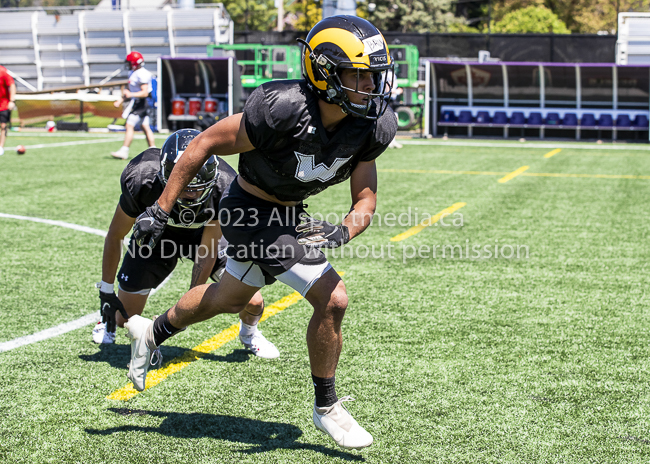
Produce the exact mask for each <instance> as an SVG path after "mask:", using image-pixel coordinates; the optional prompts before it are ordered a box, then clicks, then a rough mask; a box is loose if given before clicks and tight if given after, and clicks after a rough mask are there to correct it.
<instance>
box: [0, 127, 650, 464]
mask: <svg viewBox="0 0 650 464" xmlns="http://www.w3.org/2000/svg"><path fill="white" fill-rule="evenodd" d="M56 135H59V134H56ZM83 141H85V142H93V143H85V144H75V145H63V144H64V143H67V142H71V143H72V142H83ZM403 142H404V147H403V148H402V149H397V150H389V151H387V152H386V153H385V154H384V155H382V156H381V157H380V158H379V160H378V164H377V166H378V169H379V195H378V208H377V214H376V217H375V221H374V223H373V225H372V226H371V227H370V228H369V229H368V230H367V231H366V232H365V233H364V234H363V235H361V236H360V237H358V238H355V239H354V240H353V241H352V242H351V243H350V244H349V245H348V246H347V247H346V248H345V250H340V249H339V250H333V251H330V252H328V253H329V255H330V261H331V262H332V264H333V265H334V267H335V268H336V270H338V271H339V272H344V273H345V275H344V277H343V279H344V281H345V284H346V287H347V289H348V293H349V296H350V305H349V308H348V310H347V313H346V316H345V319H344V322H343V334H344V345H343V352H342V356H341V360H340V364H339V368H338V371H337V392H338V394H339V397H342V396H345V395H352V396H353V397H354V398H355V399H356V401H354V402H352V403H347V404H348V405H349V409H350V411H351V412H352V414H353V416H354V417H355V419H357V421H358V422H359V423H360V424H361V425H363V426H364V427H365V428H366V429H367V430H368V431H369V432H370V433H371V434H372V435H373V436H374V439H375V442H374V444H373V445H372V446H371V447H370V448H368V449H365V450H363V451H345V450H341V449H339V448H338V447H337V446H336V445H335V444H334V443H333V441H331V440H330V439H329V438H328V437H326V436H325V435H323V434H321V433H320V432H318V431H317V430H316V429H315V427H314V426H313V424H312V419H311V409H312V401H313V387H312V385H311V379H310V371H309V362H308V356H307V347H306V343H305V332H306V327H307V323H308V321H309V317H310V314H311V312H310V307H309V305H308V304H307V303H306V302H305V301H304V300H300V301H297V302H293V304H288V303H287V300H286V299H285V300H282V299H283V298H285V297H287V296H288V295H291V294H292V293H293V290H291V289H290V288H289V287H287V286H284V285H283V284H280V283H276V284H274V285H272V286H269V287H266V288H264V289H263V292H262V293H263V295H264V298H265V301H266V303H267V307H269V308H271V309H273V308H275V310H277V309H279V308H280V307H283V306H286V309H284V310H283V311H280V312H277V314H275V315H273V316H271V317H269V318H268V319H267V320H265V321H264V322H261V323H260V328H261V330H262V331H263V332H264V334H265V335H266V336H267V337H268V338H269V339H270V340H271V341H273V342H274V343H275V344H276V346H277V347H278V348H279V350H280V352H281V356H280V358H279V359H276V360H264V359H258V358H256V357H255V356H252V355H250V354H249V353H248V352H246V351H244V350H243V349H242V345H241V344H240V343H239V341H238V340H234V341H229V342H227V343H225V344H223V346H221V347H218V348H217V349H214V350H211V351H210V349H207V350H203V351H207V352H200V351H202V349H199V348H195V347H200V346H205V344H204V345H202V344H203V343H204V342H205V341H206V340H210V339H213V337H215V335H217V334H220V333H221V332H222V331H224V330H226V331H227V330H228V328H229V327H230V326H231V325H232V324H235V323H236V317H235V316H229V315H222V316H219V317H216V318H214V319H212V320H209V321H206V322H204V323H201V324H198V325H196V326H192V327H191V328H190V329H188V330H187V331H185V332H182V333H180V334H178V336H176V337H174V338H172V339H170V340H169V341H168V343H167V344H166V345H164V346H163V348H162V353H163V356H164V362H165V363H167V362H170V361H171V364H166V365H164V366H163V368H162V369H163V371H164V372H166V373H168V374H169V375H165V376H163V377H162V378H161V379H160V381H159V383H158V384H157V385H155V386H152V387H150V388H148V389H147V390H146V391H144V392H142V393H138V394H128V395H127V394H123V396H122V397H123V398H125V397H129V399H126V400H125V399H119V400H115V399H108V397H110V396H111V395H113V397H115V395H117V396H120V395H121V393H115V392H127V391H129V389H128V388H127V389H125V387H127V385H128V384H129V382H128V380H127V379H126V373H127V369H126V365H127V363H128V361H129V353H130V346H129V342H128V340H127V338H126V336H125V335H124V332H125V331H124V330H123V329H120V330H118V336H117V341H116V342H117V343H116V344H115V345H108V346H98V345H95V344H94V343H93V342H92V340H91V336H90V333H91V330H92V323H87V324H86V325H85V326H83V327H81V328H78V329H75V330H71V331H68V332H65V333H63V334H61V335H58V336H54V337H51V338H48V339H45V340H42V341H38V342H34V343H28V344H25V345H23V346H19V347H17V348H13V349H7V347H10V346H11V344H12V343H16V339H18V338H19V337H25V336H28V335H31V334H35V333H38V332H40V331H44V330H46V329H49V328H52V327H55V326H59V325H60V324H63V323H68V322H72V321H76V320H79V319H80V318H83V317H85V316H88V315H90V314H92V313H94V312H97V310H98V303H99V301H98V298H97V290H96V289H95V288H94V284H95V282H97V281H99V280H100V266H101V255H102V249H103V239H102V237H101V236H100V235H97V234H93V233H87V232H83V231H79V230H74V229H70V228H67V227H62V226H61V224H59V225H52V224H46V223H42V222H33V221H30V220H26V219H24V218H23V219H20V218H15V217H9V216H7V215H15V216H21V217H29V218H41V219H48V220H55V221H63V222H65V223H69V224H75V225H81V226H85V227H87V228H92V229H97V230H98V231H105V230H107V228H108V225H109V223H110V220H111V218H112V215H113V212H114V210H115V207H116V205H117V201H118V197H119V193H120V186H119V177H120V173H121V171H122V169H123V168H124V166H125V165H126V162H124V161H118V160H114V159H111V158H110V156H109V155H108V152H109V151H111V150H115V149H117V148H119V146H120V143H121V137H120V136H119V135H118V136H115V135H105V134H104V135H97V136H96V137H79V136H76V135H74V134H71V135H70V136H66V137H43V136H35V135H34V136H30V135H28V134H25V133H11V134H10V137H9V138H8V141H7V146H8V147H14V146H16V145H18V144H23V145H26V146H27V154H25V155H24V156H18V155H16V154H15V152H13V151H12V150H8V151H7V153H6V154H5V155H4V156H1V157H0V243H2V244H3V246H2V247H0V351H2V352H0V378H1V379H2V380H1V381H0V462H1V463H5V462H7V463H14V462H16V463H48V462H52V463H84V464H89V463H188V464H190V463H191V464H197V463H237V464H240V463H307V462H308V463H329V462H367V463H400V464H401V463H434V462H435V463H623V462H624V463H647V462H649V461H650V420H649V418H650V390H649V388H648V384H649V382H650V372H649V369H650V363H649V362H648V356H649V355H650V350H649V349H648V345H649V341H650V337H649V336H650V333H649V332H650V319H649V317H648V316H649V315H650V304H649V302H648V299H647V298H646V289H647V288H648V264H647V263H648V262H649V261H650V250H649V247H648V233H647V231H648V229H649V228H650V203H649V202H648V197H649V196H650V149H649V148H648V146H647V145H630V146H625V145H615V146H611V145H607V144H603V145H595V144H588V143H581V144H571V143H556V142H551V141H547V142H545V143H543V144H535V143H525V144H522V143H518V142H514V143H508V142H489V141H459V140H455V141H452V140H450V141H448V142H442V141H440V140H436V141H424V140H414V141H403ZM159 143H162V140H160V141H159ZM35 146H41V148H30V147H35ZM144 148H146V143H145V141H144V140H141V139H139V140H136V141H135V142H134V145H133V147H132V150H131V154H132V156H134V155H135V154H136V153H138V151H139V150H142V149H144ZM555 148H561V151H559V152H557V151H556V152H555V154H553V155H552V156H550V157H545V156H544V155H545V154H548V153H551V152H552V151H553V150H554V149H555ZM231 164H233V165H236V163H234V162H233V163H231ZM524 167H526V168H525V169H524ZM509 173H517V175H514V174H512V175H510V176H508V174H509ZM504 179H508V180H507V181H505V182H504V181H501V182H500V181H499V180H504ZM308 203H309V211H310V212H311V213H312V214H319V213H320V214H323V215H326V214H327V213H336V214H337V215H338V217H339V218H340V216H341V214H342V213H346V212H347V211H348V209H349V206H350V198H349V186H348V184H347V183H346V184H343V185H339V186H336V187H333V188H331V189H329V190H327V191H326V192H324V193H321V194H320V195H318V196H316V197H314V198H311V199H310V200H309V201H308ZM452 205H456V206H455V208H457V209H456V210H455V211H454V212H453V213H451V214H450V215H448V216H446V217H443V218H442V219H440V220H439V221H437V222H435V223H434V224H431V225H428V226H427V227H424V225H426V224H424V225H423V226H421V227H419V228H418V229H416V230H411V231H410V232H408V231H409V230H410V229H411V228H412V227H413V226H417V225H418V224H420V222H422V221H423V220H424V219H425V218H427V217H429V216H435V215H437V214H438V213H440V212H442V211H443V210H445V209H446V208H449V207H451V206H452ZM333 218H334V216H333V215H331V216H330V219H333ZM407 232H408V233H407ZM100 233H101V232H100ZM403 233H407V235H409V236H408V237H407V238H405V239H404V240H401V241H391V238H393V237H396V236H398V235H399V234H403ZM402 236H404V235H402ZM517 253H519V257H517ZM341 254H343V255H344V256H341ZM495 255H496V256H495ZM190 273H191V263H188V262H184V263H181V264H180V265H179V267H178V268H177V270H176V271H175V272H174V274H173V276H172V278H171V279H170V280H169V282H168V283H167V284H166V285H165V286H163V287H162V288H161V289H160V290H159V291H158V292H157V293H156V294H155V295H153V296H152V297H151V298H150V300H149V302H148V304H147V307H146V309H145V313H144V315H145V316H147V317H151V316H153V315H156V314H160V313H161V312H163V311H164V310H165V309H167V308H168V307H170V306H171V305H173V304H174V303H175V302H176V301H177V300H178V299H179V298H180V296H181V295H182V294H183V293H184V292H185V291H186V290H187V287H188V285H189V280H190ZM280 300H282V301H283V302H284V303H283V304H282V305H280V306H278V305H275V306H273V305H272V303H274V302H277V301H280ZM289 303H291V302H289ZM215 346H216V345H215ZM3 347H4V348H3ZM192 349H194V350H195V351H194V352H192V351H189V350H192ZM3 350H4V351H3ZM179 358H181V359H182V360H184V361H192V362H187V364H186V365H183V366H181V365H180V364H179V362H178V359H179ZM197 358H200V359H197ZM175 359H176V361H174V360H175ZM180 367H182V369H181V368H180ZM175 368H178V369H177V372H175V373H171V374H170V372H171V371H172V370H173V369H175Z"/></svg>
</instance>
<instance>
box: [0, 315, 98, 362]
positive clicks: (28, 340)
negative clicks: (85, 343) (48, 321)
mask: <svg viewBox="0 0 650 464" xmlns="http://www.w3.org/2000/svg"><path fill="white" fill-rule="evenodd" d="M97 321H99V311H96V312H94V313H92V314H88V315H87V316H83V317H80V318H79V319H77V320H74V321H71V322H66V323H65V324H61V325H57V326H56V327H52V328H49V329H45V330H41V331H40V332H36V333H35V334H32V335H26V336H24V337H19V338H14V339H13V340H9V341H8V342H3V343H0V353H2V352H3V351H9V350H13V349H14V348H18V347H21V346H24V345H30V344H32V343H36V342H40V341H42V340H47V339H48V338H54V337H58V336H59V335H63V334H64V333H68V332H70V331H72V330H76V329H80V328H81V327H85V326H87V325H90V324H96V323H97Z"/></svg>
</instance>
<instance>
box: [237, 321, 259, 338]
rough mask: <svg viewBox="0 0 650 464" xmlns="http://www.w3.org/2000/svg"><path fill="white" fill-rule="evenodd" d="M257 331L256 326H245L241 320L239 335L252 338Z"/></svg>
mask: <svg viewBox="0 0 650 464" xmlns="http://www.w3.org/2000/svg"><path fill="white" fill-rule="evenodd" d="M256 330H257V326H256V325H248V324H244V321H242V320H241V319H240V320H239V335H241V336H242V337H250V336H251V335H253V334H254V333H255V331H256Z"/></svg>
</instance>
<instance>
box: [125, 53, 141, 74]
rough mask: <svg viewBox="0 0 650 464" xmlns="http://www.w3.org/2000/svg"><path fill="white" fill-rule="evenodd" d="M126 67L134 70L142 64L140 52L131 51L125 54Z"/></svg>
mask: <svg viewBox="0 0 650 464" xmlns="http://www.w3.org/2000/svg"><path fill="white" fill-rule="evenodd" d="M125 61H126V67H127V69H128V68H130V69H131V70H133V71H135V70H136V69H138V68H139V67H140V66H142V65H143V64H144V57H143V56H142V53H140V52H131V53H129V54H128V55H126V60H125Z"/></svg>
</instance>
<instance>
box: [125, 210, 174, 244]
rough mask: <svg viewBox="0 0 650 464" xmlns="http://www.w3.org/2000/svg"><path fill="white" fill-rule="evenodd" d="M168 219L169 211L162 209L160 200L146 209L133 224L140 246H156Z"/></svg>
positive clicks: (136, 239)
mask: <svg viewBox="0 0 650 464" xmlns="http://www.w3.org/2000/svg"><path fill="white" fill-rule="evenodd" d="M167 219H169V213H168V212H167V211H165V210H164V209H162V208H161V207H160V205H159V204H158V202H155V203H154V204H153V205H152V206H149V207H148V208H147V209H145V210H144V213H142V214H141V215H140V216H138V218H137V219H136V220H135V225H134V226H133V238H135V241H136V243H137V244H138V246H148V247H149V248H153V247H155V246H156V244H157V243H158V240H160V236H161V235H162V234H163V232H164V231H165V226H166V225H167Z"/></svg>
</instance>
